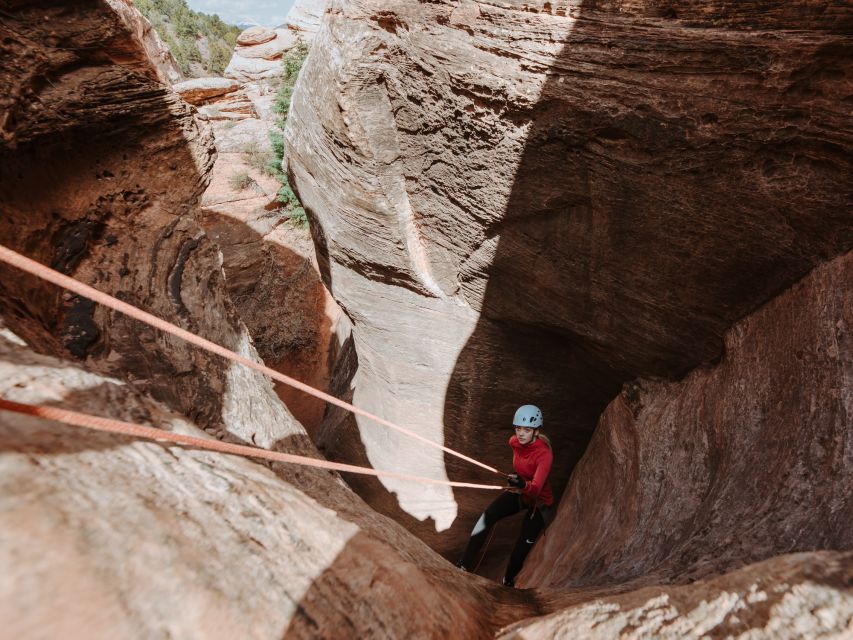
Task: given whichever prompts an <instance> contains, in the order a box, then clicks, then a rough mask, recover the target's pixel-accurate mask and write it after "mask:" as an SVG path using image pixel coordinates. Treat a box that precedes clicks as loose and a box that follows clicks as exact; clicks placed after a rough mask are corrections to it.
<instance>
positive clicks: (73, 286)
mask: <svg viewBox="0 0 853 640" xmlns="http://www.w3.org/2000/svg"><path fill="white" fill-rule="evenodd" d="M0 260H2V261H3V262H6V263H8V264H10V265H12V266H13V267H16V268H18V269H20V270H21V271H26V272H27V273H29V274H31V275H34V276H36V277H37V278H41V279H42V280H47V281H48V282H51V283H53V284H55V285H58V286H60V287H62V288H64V289H68V290H69V291H73V292H74V293H76V294H78V295H81V296H83V297H85V298H89V299H90V300H93V301H95V302H97V303H99V304H102V305H104V306H106V307H109V308H111V309H114V310H116V311H119V312H121V313H124V314H125V315H128V316H130V317H131V318H135V319H136V320H139V321H140V322H144V323H145V324H148V325H151V326H152V327H156V328H157V329H160V330H161V331H165V332H166V333H170V334H172V335H173V336H176V337H178V338H181V339H182V340H186V341H187V342H189V343H191V344H194V345H196V346H197V347H201V348H202V349H205V350H207V351H210V352H211V353H215V354H217V355H219V356H222V357H223V358H226V359H228V360H231V361H232V362H236V363H238V364H242V365H243V366H246V367H249V368H250V369H254V370H255V371H260V372H261V373H263V374H265V375H268V376H269V377H271V378H273V379H275V380H278V381H279V382H283V383H284V384H286V385H289V386H291V387H294V388H295V389H299V390H300V391H304V392H305V393H307V394H309V395H312V396H314V397H315V398H320V399H321V400H325V401H326V402H328V403H330V404H333V405H335V406H337V407H341V408H342V409H346V410H347V411H351V412H352V413H354V414H356V415H360V416H362V417H364V418H367V419H368V420H372V421H374V422H378V423H379V424H381V425H382V426H385V427H388V428H389V429H394V430H395V431H399V432H400V433H404V434H406V435H407V436H410V437H412V438H415V439H416V440H420V441H421V442H423V443H424V444H426V445H428V446H430V447H435V448H437V449H441V450H442V451H444V452H445V453H449V454H450V455H452V456H456V457H457V458H461V459H462V460H465V461H467V462H470V463H471V464H475V465H477V466H478V467H482V468H483V469H487V470H489V471H491V472H493V473H496V474H498V475H504V474H501V473H500V471H498V470H497V469H495V468H494V467H490V466H489V465H487V464H484V463H482V462H480V461H478V460H475V459H474V458H470V457H468V456H466V455H464V454H462V453H459V452H458V451H454V450H453V449H451V448H449V447H446V446H444V445H442V444H438V443H437V442H433V441H432V440H430V439H429V438H425V437H424V436H422V435H420V434H419V433H415V432H414V431H411V430H409V429H405V428H403V427H400V426H398V425H396V424H394V423H393V422H390V421H388V420H385V419H384V418H380V417H379V416H376V415H373V414H372V413H369V412H367V411H365V410H364V409H359V408H358V407H356V406H353V405H351V404H349V403H348V402H344V401H343V400H339V399H338V398H336V397H334V396H332V395H329V394H328V393H324V392H322V391H320V390H319V389H315V388H314V387H311V386H309V385H307V384H305V383H304V382H300V381H299V380H296V379H295V378H291V377H290V376H286V375H284V374H283V373H279V372H278V371H275V370H273V369H270V368H269V367H267V366H265V365H263V364H261V363H258V362H255V361H254V360H250V359H249V358H246V357H245V356H241V355H240V354H238V353H235V352H233V351H231V350H230V349H226V348H225V347H222V346H220V345H218V344H216V343H215V342H211V341H210V340H206V339H205V338H202V337H200V336H197V335H195V334H194V333H190V332H189V331H187V330H185V329H181V328H180V327H178V326H177V325H174V324H172V323H171V322H166V321H165V320H163V319H161V318H158V317H157V316H155V315H152V314H150V313H148V312H146V311H143V310H142V309H139V308H138V307H134V306H133V305H130V304H127V303H126V302H122V301H121V300H119V299H117V298H114V297H113V296H111V295H108V294H106V293H103V292H102V291H98V290H97V289H94V288H92V287H90V286H89V285H86V284H83V283H82V282H79V281H78V280H75V279H74V278H70V277H68V276H66V275H65V274H62V273H60V272H58V271H55V270H54V269H50V268H49V267H46V266H44V265H43V264H40V263H38V262H36V261H35V260H31V259H30V258H27V257H26V256H23V255H21V254H20V253H17V252H15V251H12V250H11V249H8V248H7V247H5V246H3V245H0Z"/></svg>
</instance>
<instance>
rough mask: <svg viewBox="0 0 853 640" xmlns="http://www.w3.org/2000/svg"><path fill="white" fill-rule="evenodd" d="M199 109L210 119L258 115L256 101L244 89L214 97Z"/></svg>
mask: <svg viewBox="0 0 853 640" xmlns="http://www.w3.org/2000/svg"><path fill="white" fill-rule="evenodd" d="M198 111H199V113H200V114H202V115H203V116H205V117H206V118H207V119H208V120H230V121H234V120H245V119H248V118H257V117H258V112H257V111H255V103H254V102H252V100H251V99H250V98H249V96H248V95H246V92H245V91H243V90H242V89H241V90H239V91H235V92H234V93H231V94H229V95H226V96H220V97H217V98H213V99H212V100H210V101H209V102H208V103H207V104H205V105H203V106H201V107H199V109H198Z"/></svg>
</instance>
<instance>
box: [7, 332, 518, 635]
mask: <svg viewBox="0 0 853 640" xmlns="http://www.w3.org/2000/svg"><path fill="white" fill-rule="evenodd" d="M246 392H247V393H252V394H258V393H262V390H259V389H257V388H254V389H252V388H249V389H246ZM0 395H2V397H4V398H7V399H11V400H13V401H17V402H26V403H35V404H46V405H50V406H54V407H62V408H70V409H73V410H76V411H83V412H87V413H90V414H96V415H106V416H109V417H112V418H115V419H120V420H128V421H132V422H137V423H144V424H150V425H152V426H157V427H160V428H163V429H164V430H167V431H173V432H178V433H183V434H187V435H192V436H196V437H203V438H204V437H209V436H206V434H205V433H204V431H202V430H201V429H200V428H199V427H198V426H197V425H196V424H193V423H192V422H191V421H188V420H187V419H186V418H185V417H183V416H180V415H178V414H176V413H174V412H173V411H171V410H170V409H169V408H168V407H166V406H165V405H164V404H162V403H158V402H156V401H153V400H151V399H150V398H147V397H145V396H144V395H143V394H141V393H139V391H138V390H137V389H136V388H135V385H133V384H127V383H125V382H123V381H122V380H119V379H115V378H107V377H104V376H102V375H98V374H95V373H92V372H91V371H87V370H85V369H83V368H82V367H81V366H79V365H78V364H76V363H71V362H69V361H68V360H60V359H58V358H54V357H50V356H45V355H41V354H36V353H34V352H33V351H32V350H31V349H29V348H28V347H27V346H26V345H25V344H24V343H23V342H22V341H21V340H20V338H19V337H17V336H15V335H14V334H12V333H11V332H9V331H8V330H0ZM0 488H2V491H0V514H2V517H0V560H2V564H3V572H2V575H0V596H2V597H0V619H2V620H3V622H4V634H5V635H7V636H8V637H10V638H36V637H39V638H40V637H68V638H78V637H79V638H91V637H140V636H141V637H159V636H171V637H179V638H190V637H205V638H235V637H237V638H258V639H267V638H306V639H307V638H317V637H329V638H331V637H335V638H367V637H376V636H377V635H388V637H395V638H433V637H446V638H456V637H458V638H487V637H493V634H494V632H495V630H496V629H497V628H498V627H499V626H501V625H502V624H506V623H508V622H511V621H513V620H515V619H518V618H519V617H524V616H525V615H526V616H529V615H532V614H533V613H534V612H533V610H531V609H530V608H529V607H524V606H519V607H516V609H515V611H513V612H512V617H507V614H506V612H501V611H499V610H498V606H497V600H496V599H495V597H494V596H495V595H497V594H496V593H495V592H496V591H497V590H498V589H499V587H497V586H496V585H495V586H491V587H490V586H489V585H487V583H485V582H484V581H476V582H475V580H474V579H471V578H467V579H466V577H464V576H461V575H459V574H458V572H457V571H456V569H454V568H453V567H451V566H450V565H448V564H447V563H446V562H444V561H443V560H442V559H441V558H439V557H438V556H437V555H436V554H435V553H433V552H432V551H430V550H429V549H428V548H427V547H426V545H424V544H423V543H422V542H420V541H418V540H417V539H416V538H414V537H413V536H411V535H410V534H408V533H407V532H406V531H404V530H403V529H402V528H401V527H399V526H398V525H396V524H394V523H393V522H390V521H388V520H387V519H385V518H383V517H382V516H379V515H377V514H375V513H373V512H371V511H370V510H369V509H368V508H367V507H366V506H365V505H364V504H363V503H362V502H361V501H360V500H359V499H358V498H357V497H356V496H355V495H354V494H352V492H351V491H350V490H349V489H347V488H346V487H345V486H344V485H343V483H342V482H341V481H340V480H339V479H337V478H336V477H335V476H334V475H332V474H329V473H328V472H316V473H315V472H312V471H310V470H307V471H305V470H298V469H294V468H293V467H292V466H281V465H275V466H274V468H272V469H270V468H267V467H266V466H264V465H261V464H256V463H254V462H251V461H249V460H246V459H243V458H238V457H234V456H224V455H221V454H214V453H210V452H206V451H201V450H193V449H191V448H185V447H180V446H171V447H170V446H164V445H160V444H155V443H151V442H144V441H137V440H134V439H129V438H123V437H117V436H114V435H111V434H103V433H95V432H91V431H86V430H84V429H79V428H76V427H70V426H67V425H64V424H61V423H54V422H50V421H45V420H40V419H35V418H31V417H24V416H20V415H17V414H12V413H8V412H5V411H0ZM490 591H491V593H490Z"/></svg>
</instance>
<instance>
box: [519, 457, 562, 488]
mask: <svg viewBox="0 0 853 640" xmlns="http://www.w3.org/2000/svg"><path fill="white" fill-rule="evenodd" d="M553 462H554V454H553V453H551V449H547V448H546V449H545V450H544V451H543V452H542V455H541V456H540V457H539V460H537V462H536V471H535V473H534V474H533V479H532V480H531V481H530V482H528V483H527V484H526V485H524V489H523V490H522V492H521V494H522V495H525V496H530V497H531V498H538V497H539V494H540V493H541V492H542V487H544V486H545V482H546V481H547V480H548V474H549V473H551V465H552V464H553Z"/></svg>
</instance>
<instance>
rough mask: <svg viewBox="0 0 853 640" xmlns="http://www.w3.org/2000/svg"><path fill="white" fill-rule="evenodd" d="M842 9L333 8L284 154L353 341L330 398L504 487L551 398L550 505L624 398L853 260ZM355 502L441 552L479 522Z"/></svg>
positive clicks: (464, 508) (686, 367)
mask: <svg viewBox="0 0 853 640" xmlns="http://www.w3.org/2000/svg"><path fill="white" fill-rule="evenodd" d="M846 12H847V7H846V4H845V3H844V2H835V3H828V4H827V3H825V2H796V3H778V2H767V1H764V0H761V1H758V0H757V1H747V2H741V3H737V6H734V5H733V4H732V3H729V2H722V1H721V2H705V1H702V2H699V1H687V0H684V1H680V2H673V3H666V4H662V3H659V2H629V3H625V2H618V3H617V2H594V1H592V0H589V1H583V2H571V3H566V2H547V3H545V2H538V1H537V2H494V3H492V2H475V1H473V0H470V1H464V2H450V1H437V2H429V3H422V2H414V1H410V0H395V1H392V2H388V1H387V0H338V1H337V2H333V3H330V5H329V7H328V9H327V15H326V18H325V22H324V25H323V28H322V29H321V30H320V32H319V33H318V35H317V37H316V39H315V41H314V45H313V49H312V53H311V55H310V57H309V60H308V62H307V63H306V67H305V71H304V74H303V76H302V77H301V80H300V84H299V86H298V87H297V93H296V96H295V99H294V103H293V108H292V110H291V114H290V119H289V124H290V127H289V130H288V133H287V138H288V147H289V148H288V151H287V156H288V158H289V163H290V171H291V174H292V178H293V180H292V182H293V183H294V185H295V186H296V187H297V188H298V191H299V194H300V196H301V197H302V200H303V203H304V204H305V205H306V209H307V210H308V211H309V214H310V216H311V218H312V225H313V231H314V236H315V241H316V242H317V244H318V255H319V256H320V260H321V265H322V264H325V265H326V268H325V274H324V275H325V279H326V284H327V286H328V287H329V288H330V290H331V291H332V292H333V294H334V295H335V297H336V299H337V301H338V302H339V303H340V304H341V305H342V307H343V308H344V309H345V310H346V312H347V314H348V315H349V316H350V318H351V319H352V320H353V322H354V330H353V336H354V346H355V353H356V354H357V366H356V365H354V364H352V363H351V366H352V368H353V369H354V373H353V374H352V376H351V379H349V380H348V381H347V384H346V385H345V388H343V389H342V391H349V390H350V389H353V391H352V393H353V394H354V399H355V401H356V402H357V403H362V404H364V405H365V406H367V407H368V408H370V409H373V410H375V411H377V412H380V413H382V414H383V415H385V416H386V417H390V418H392V419H396V420H400V421H402V422H405V423H406V424H408V425H409V426H412V427H413V428H415V429H417V430H419V432H420V433H422V434H423V435H425V436H427V437H429V438H431V439H436V440H441V441H442V442H444V443H445V444H447V445H449V446H451V447H454V448H457V449H460V450H462V451H464V452H467V453H475V454H476V455H478V456H479V457H481V458H483V459H485V460H486V461H487V462H489V463H491V464H493V465H496V466H499V467H505V466H507V465H508V463H509V451H508V449H507V447H506V445H505V442H506V438H507V436H508V431H507V428H508V427H509V421H510V418H511V416H512V412H513V410H514V409H515V408H516V407H517V406H518V405H520V404H523V403H527V402H536V403H538V404H540V405H541V406H542V408H543V410H544V414H545V423H546V429H547V431H548V432H549V434H550V435H551V436H552V438H553V440H554V444H555V449H556V451H557V452H558V463H557V465H556V466H555V470H554V475H553V479H554V481H555V484H556V485H557V488H558V492H559V490H560V489H561V488H562V487H563V486H565V482H566V481H567V479H568V477H569V474H570V472H571V469H572V467H573V465H574V463H575V462H576V461H577V460H578V458H579V457H580V455H581V454H582V452H583V450H584V447H585V445H586V443H587V442H588V440H589V437H590V435H591V433H592V431H593V429H594V428H595V425H596V422H597V420H598V417H599V415H600V414H601V412H602V411H603V410H604V408H605V407H606V406H607V404H608V403H609V402H610V401H611V400H612V399H613V398H614V397H615V396H616V395H617V394H618V393H619V389H620V388H621V387H622V385H623V384H624V383H625V382H627V381H630V380H632V379H634V378H635V377H637V376H645V377H649V376H652V377H654V376H657V377H662V378H668V379H676V378H679V377H681V376H684V375H685V374H687V373H688V372H689V371H691V370H692V369H693V368H694V367H696V366H701V365H705V364H708V363H710V362H713V361H714V360H715V359H717V358H719V357H720V356H721V354H722V353H723V335H724V333H725V332H726V330H728V329H729V327H731V325H732V324H733V323H734V322H736V321H737V320H738V319H740V318H742V317H744V316H745V315H747V314H749V313H751V312H753V311H754V310H755V309H757V308H758V307H760V306H761V305H762V304H764V303H765V302H767V301H768V300H770V299H772V298H773V297H774V296H776V295H777V294H779V293H780V292H782V291H784V290H785V289H786V288H788V287H789V286H791V285H792V284H793V283H794V282H796V281H797V280H799V279H800V278H802V277H803V276H805V275H806V274H807V273H808V272H809V271H810V270H811V269H812V268H814V267H815V266H816V265H818V264H820V263H821V262H823V261H826V260H828V259H831V258H833V257H835V256H837V255H839V254H842V253H844V252H846V251H848V250H850V248H851V246H853V219H851V216H850V215H849V203H850V202H851V200H853V198H851V192H850V180H849V176H850V175H851V173H853V166H851V157H853V155H851V154H850V147H851V140H850V137H849V135H848V133H847V130H848V129H849V126H848V122H849V113H848V111H849V109H848V106H847V103H846V101H845V100H846V96H847V95H848V94H849V93H850V81H849V78H850V74H851V65H850V58H849V56H847V55H846V54H845V51H846V50H847V47H848V46H849V42H848V39H849V38H848V35H847V33H848V31H849V29H848V28H847V22H846V20H847V18H846V17H845V16H846ZM436 406H438V407H439V408H438V409H436ZM330 417H331V418H334V417H335V414H330ZM324 432H325V434H326V440H325V444H326V446H327V450H328V452H329V454H330V455H332V456H335V457H337V458H340V459H344V460H353V461H355V460H360V461H365V460H367V461H369V462H370V463H371V464H374V465H375V466H382V467H383V468H397V469H403V468H408V469H412V468H416V469H417V470H418V472H421V473H431V474H434V475H436V477H445V476H448V475H449V476H452V477H454V478H460V479H461V478H468V479H472V480H473V479H477V480H485V479H488V477H487V476H482V475H480V474H479V473H478V472H476V471H470V470H469V469H468V468H467V467H466V466H464V465H459V464H456V463H455V461H453V460H451V459H450V458H447V459H442V458H440V457H434V456H431V455H430V454H429V453H428V452H424V451H423V450H422V448H420V447H416V446H415V447H409V446H408V445H407V443H406V442H404V441H398V440H397V439H395V438H393V437H391V438H388V437H386V436H385V435H384V434H381V433H380V434H377V433H376V431H375V430H374V429H372V428H371V425H369V424H355V423H354V422H353V421H351V420H344V421H341V422H336V421H335V420H334V419H330V420H329V421H328V422H327V424H326V425H325V427H324ZM359 490H360V491H361V492H362V495H364V496H365V497H366V498H367V499H368V500H369V501H370V502H371V504H374V505H375V506H377V508H381V509H383V510H384V511H385V512H386V513H392V514H393V515H394V517H395V518H398V519H399V520H401V521H406V522H407V523H408V526H410V527H411V528H412V529H413V530H416V531H418V534H419V535H421V536H422V537H423V539H425V540H428V541H429V543H430V544H431V545H433V546H434V548H436V549H441V550H442V552H444V553H446V554H447V556H448V557H454V556H455V554H457V553H458V552H459V550H460V548H461V545H462V544H463V543H464V541H465V538H466V537H467V535H468V532H469V531H470V528H471V524H472V522H473V520H474V518H475V517H476V513H477V512H478V511H479V510H480V509H482V507H483V506H484V505H485V504H486V503H487V502H488V497H484V496H478V495H472V494H471V493H470V492H462V491H459V492H456V493H454V494H453V495H446V494H442V495H438V494H437V493H436V494H428V495H425V494H423V492H420V491H419V490H418V491H415V490H411V489H410V488H408V487H406V486H403V485H394V484H391V483H386V485H384V486H379V483H363V484H361V486H360V488H359ZM497 549H498V553H497V556H498V557H500V555H501V547H500V545H498V547H497ZM503 550H504V551H505V550H506V547H504V548H503Z"/></svg>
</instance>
